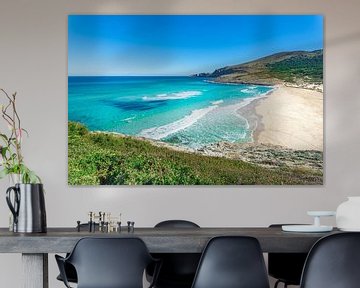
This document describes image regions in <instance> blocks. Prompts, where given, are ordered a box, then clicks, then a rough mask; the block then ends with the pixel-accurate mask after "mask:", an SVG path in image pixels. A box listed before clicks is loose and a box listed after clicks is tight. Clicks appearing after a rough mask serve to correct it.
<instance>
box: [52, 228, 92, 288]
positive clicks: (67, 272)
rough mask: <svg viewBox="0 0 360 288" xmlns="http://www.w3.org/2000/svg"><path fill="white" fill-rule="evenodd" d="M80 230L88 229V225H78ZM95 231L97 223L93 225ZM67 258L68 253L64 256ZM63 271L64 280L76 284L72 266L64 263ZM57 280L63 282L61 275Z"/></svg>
mask: <svg viewBox="0 0 360 288" xmlns="http://www.w3.org/2000/svg"><path fill="white" fill-rule="evenodd" d="M80 229H82V230H83V229H89V224H88V223H82V224H80ZM95 229H99V224H98V223H95ZM68 256H69V253H67V254H66V257H68ZM64 268H65V269H64V270H65V275H66V278H67V281H68V282H71V283H77V275H76V270H75V268H74V266H73V265H71V264H70V263H67V262H65V263H64ZM56 279H57V280H59V281H62V282H64V281H63V279H62V277H61V274H59V275H58V276H57V277H56Z"/></svg>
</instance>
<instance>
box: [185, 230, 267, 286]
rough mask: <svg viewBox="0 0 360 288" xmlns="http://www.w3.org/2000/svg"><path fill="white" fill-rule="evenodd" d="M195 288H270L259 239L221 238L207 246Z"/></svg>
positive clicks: (213, 240) (212, 240) (241, 237)
mask: <svg viewBox="0 0 360 288" xmlns="http://www.w3.org/2000/svg"><path fill="white" fill-rule="evenodd" d="M192 288H269V280H268V277H267V272H266V267H265V262H264V258H263V255H262V251H261V247H260V244H259V242H258V240H257V239H256V238H253V237H248V236H220V237H215V238H212V239H211V240H210V241H209V243H208V244H207V246H206V248H205V250H204V252H203V254H202V257H201V260H200V263H199V267H198V269H197V272H196V275H195V279H194V283H193V285H192Z"/></svg>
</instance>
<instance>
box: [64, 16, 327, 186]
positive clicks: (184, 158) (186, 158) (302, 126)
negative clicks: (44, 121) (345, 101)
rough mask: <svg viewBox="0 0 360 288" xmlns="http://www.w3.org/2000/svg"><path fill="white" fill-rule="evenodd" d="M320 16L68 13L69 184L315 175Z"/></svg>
mask: <svg viewBox="0 0 360 288" xmlns="http://www.w3.org/2000/svg"><path fill="white" fill-rule="evenodd" d="M323 119H324V115H323V17H322V16H321V15H69V16H68V184H69V185H322V184H323V148H324V147H323Z"/></svg>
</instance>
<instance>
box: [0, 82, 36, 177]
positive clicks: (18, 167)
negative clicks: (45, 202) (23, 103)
mask: <svg viewBox="0 0 360 288" xmlns="http://www.w3.org/2000/svg"><path fill="white" fill-rule="evenodd" d="M0 92H1V94H3V96H5V102H4V104H0V109H1V117H2V119H3V120H4V121H5V124H6V125H5V126H7V127H8V131H7V132H2V131H1V132H0V169H1V170H0V179H2V178H4V177H6V176H8V175H10V177H14V175H17V176H18V179H17V180H14V179H13V182H19V183H32V184H34V183H41V179H40V178H39V176H37V175H36V174H35V173H34V172H33V171H32V170H30V169H29V168H28V167H27V166H26V165H25V163H24V157H23V155H22V151H21V145H22V140H23V137H24V136H28V132H27V131H26V130H25V129H24V128H23V127H22V126H21V124H22V123H21V120H20V116H19V114H18V111H17V109H16V93H13V94H11V95H10V94H9V93H7V92H6V91H5V90H4V89H1V88H0Z"/></svg>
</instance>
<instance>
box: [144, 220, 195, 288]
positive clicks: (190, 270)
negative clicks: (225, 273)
mask: <svg viewBox="0 0 360 288" xmlns="http://www.w3.org/2000/svg"><path fill="white" fill-rule="evenodd" d="M155 228H158V229H164V228H170V229H176V228H185V229H187V228H194V229H197V228H200V227H199V225H197V224H195V223H193V222H191V221H187V220H166V221H162V222H160V223H158V224H156V225H155ZM152 255H153V256H154V257H156V258H157V259H161V261H162V266H161V270H160V272H159V275H158V278H157V281H156V283H155V287H156V288H190V287H191V284H192V282H193V280H194V276H195V273H196V269H197V266H198V264H199V260H200V257H201V254H200V253H157V254H152ZM153 270H154V269H153V267H152V266H150V267H149V268H148V269H147V271H146V272H147V279H148V280H150V279H152V277H153Z"/></svg>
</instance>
